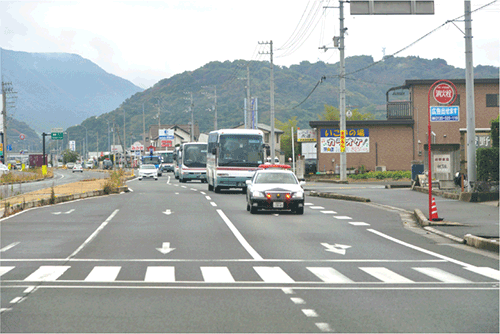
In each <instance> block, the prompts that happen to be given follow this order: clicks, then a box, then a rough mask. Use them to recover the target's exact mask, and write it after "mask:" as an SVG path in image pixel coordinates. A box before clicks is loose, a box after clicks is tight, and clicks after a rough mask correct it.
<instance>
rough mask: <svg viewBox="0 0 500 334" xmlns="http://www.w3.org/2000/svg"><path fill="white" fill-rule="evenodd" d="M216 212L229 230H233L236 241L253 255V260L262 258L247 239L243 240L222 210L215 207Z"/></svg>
mask: <svg viewBox="0 0 500 334" xmlns="http://www.w3.org/2000/svg"><path fill="white" fill-rule="evenodd" d="M217 213H218V214H219V216H220V217H221V218H222V220H223V221H224V222H225V223H226V225H227V227H229V229H230V230H231V232H233V234H234V236H235V237H236V239H238V241H239V242H240V244H241V245H242V246H243V248H245V250H246V251H247V252H248V253H249V254H250V255H251V256H252V257H253V259H254V260H263V258H262V256H260V255H259V253H257V252H256V251H255V249H253V247H252V246H250V244H249V243H248V241H246V240H245V238H244V237H243V235H241V233H240V231H238V229H237V228H236V227H235V226H234V225H233V223H232V222H231V221H230V220H229V218H227V216H226V215H225V214H224V212H223V211H222V210H221V209H217Z"/></svg>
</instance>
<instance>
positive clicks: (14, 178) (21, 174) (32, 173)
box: [0, 168, 54, 184]
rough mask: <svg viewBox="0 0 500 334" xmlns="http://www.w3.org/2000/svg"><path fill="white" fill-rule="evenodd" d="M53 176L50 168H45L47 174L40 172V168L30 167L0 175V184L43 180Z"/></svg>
mask: <svg viewBox="0 0 500 334" xmlns="http://www.w3.org/2000/svg"><path fill="white" fill-rule="evenodd" d="M53 176H54V173H53V171H52V168H48V169H47V175H45V176H44V175H43V174H42V169H41V168H30V169H28V170H26V171H10V172H9V173H4V174H2V175H1V176H0V184H11V183H20V182H26V181H34V180H43V179H46V178H51V177H53Z"/></svg>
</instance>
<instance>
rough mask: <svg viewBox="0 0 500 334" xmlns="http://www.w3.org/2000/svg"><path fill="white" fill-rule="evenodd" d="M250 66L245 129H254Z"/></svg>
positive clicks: (248, 68)
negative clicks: (251, 108) (251, 109)
mask: <svg viewBox="0 0 500 334" xmlns="http://www.w3.org/2000/svg"><path fill="white" fill-rule="evenodd" d="M250 103H251V102H250V66H249V65H248V63H247V102H246V110H245V112H246V119H245V124H246V126H245V128H247V129H253V127H252V116H251V113H250Z"/></svg>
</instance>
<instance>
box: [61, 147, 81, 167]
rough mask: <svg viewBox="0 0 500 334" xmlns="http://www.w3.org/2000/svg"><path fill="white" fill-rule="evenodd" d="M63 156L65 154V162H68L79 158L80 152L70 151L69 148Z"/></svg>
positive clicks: (63, 153)
mask: <svg viewBox="0 0 500 334" xmlns="http://www.w3.org/2000/svg"><path fill="white" fill-rule="evenodd" d="M62 156H63V163H64V164H66V163H68V162H76V161H77V160H78V157H79V154H78V153H77V152H75V151H70V150H69V149H68V150H64V151H63V152H62Z"/></svg>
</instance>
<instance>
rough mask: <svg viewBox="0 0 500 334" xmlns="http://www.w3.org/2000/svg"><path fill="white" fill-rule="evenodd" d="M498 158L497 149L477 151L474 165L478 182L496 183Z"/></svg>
mask: <svg viewBox="0 0 500 334" xmlns="http://www.w3.org/2000/svg"><path fill="white" fill-rule="evenodd" d="M498 156H499V149H498V147H492V148H478V149H477V151H476V164H477V180H478V181H498V179H499V177H498V172H499V169H498V163H499V161H498Z"/></svg>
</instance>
